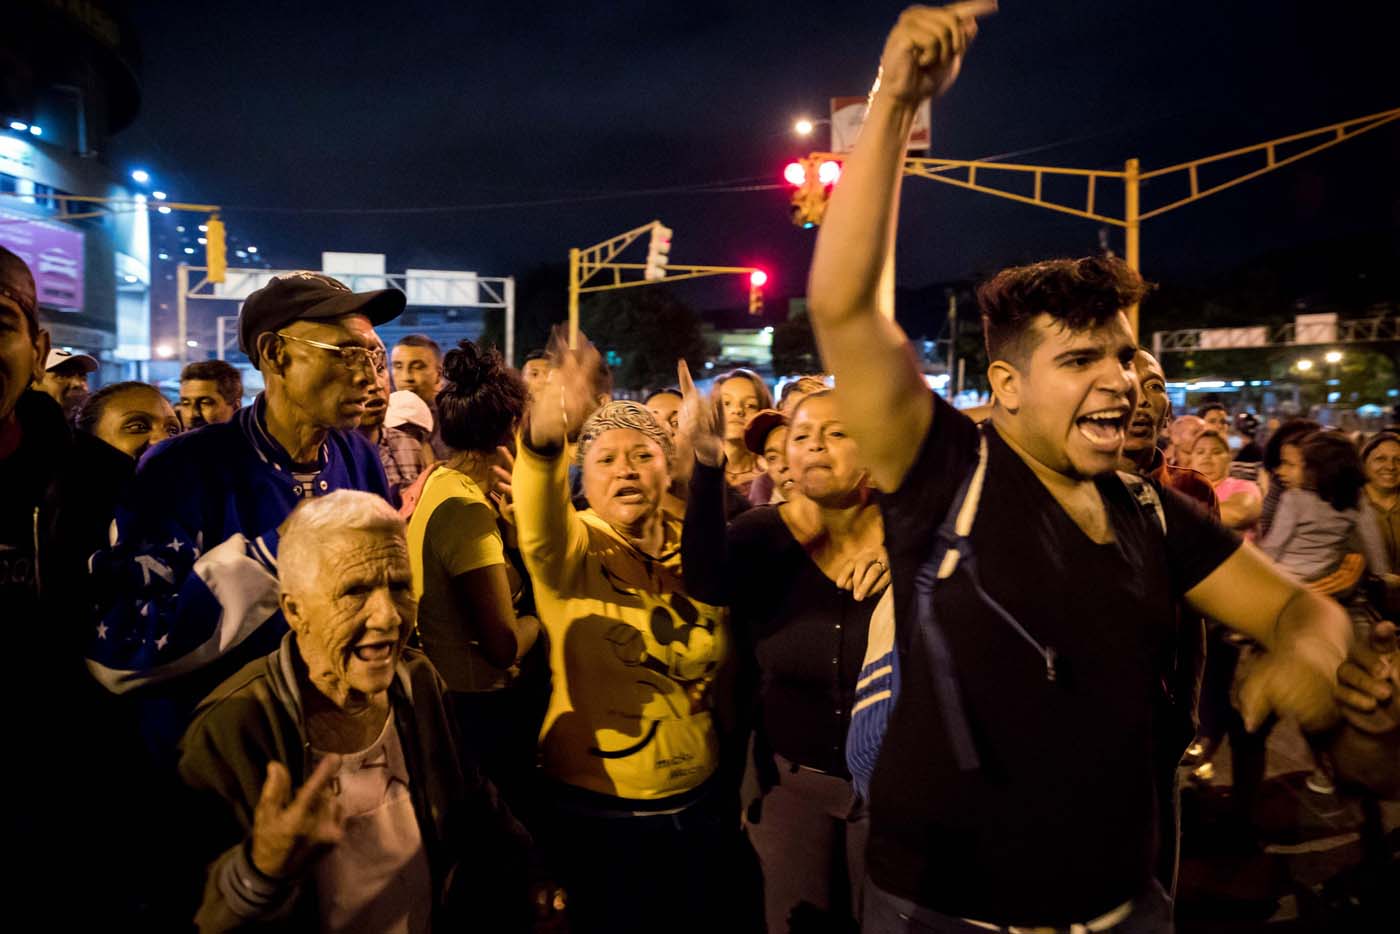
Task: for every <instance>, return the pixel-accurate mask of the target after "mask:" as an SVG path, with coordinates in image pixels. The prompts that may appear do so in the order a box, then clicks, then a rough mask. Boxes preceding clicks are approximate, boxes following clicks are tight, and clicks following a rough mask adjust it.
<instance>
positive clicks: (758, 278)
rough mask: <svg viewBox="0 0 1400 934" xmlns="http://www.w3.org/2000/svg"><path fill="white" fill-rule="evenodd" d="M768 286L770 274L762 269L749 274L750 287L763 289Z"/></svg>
mask: <svg viewBox="0 0 1400 934" xmlns="http://www.w3.org/2000/svg"><path fill="white" fill-rule="evenodd" d="M767 284H768V273H766V272H764V271H763V270H762V269H755V270H754V271H753V272H751V273H749V285H751V286H753V287H754V288H756V289H761V288H763V287H764V286H765V285H767Z"/></svg>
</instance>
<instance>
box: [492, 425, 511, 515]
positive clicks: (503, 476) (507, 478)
mask: <svg viewBox="0 0 1400 934" xmlns="http://www.w3.org/2000/svg"><path fill="white" fill-rule="evenodd" d="M514 470H515V455H514V454H512V453H511V452H510V448H508V447H506V446H505V445H504V444H502V445H499V446H497V448H496V463H495V464H493V465H492V466H491V493H490V495H491V498H492V499H493V500H495V501H496V511H497V512H499V513H500V514H501V518H502V519H504V520H506V521H507V522H509V523H510V524H511V525H515V488H514V487H513V486H512V485H511V484H512V482H513V481H512V476H513V473H514Z"/></svg>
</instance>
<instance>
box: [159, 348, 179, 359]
mask: <svg viewBox="0 0 1400 934" xmlns="http://www.w3.org/2000/svg"><path fill="white" fill-rule="evenodd" d="M156 356H157V357H161V358H164V359H169V358H171V357H173V356H175V348H174V347H171V346H170V345H169V344H160V345H158V346H157V347H156Z"/></svg>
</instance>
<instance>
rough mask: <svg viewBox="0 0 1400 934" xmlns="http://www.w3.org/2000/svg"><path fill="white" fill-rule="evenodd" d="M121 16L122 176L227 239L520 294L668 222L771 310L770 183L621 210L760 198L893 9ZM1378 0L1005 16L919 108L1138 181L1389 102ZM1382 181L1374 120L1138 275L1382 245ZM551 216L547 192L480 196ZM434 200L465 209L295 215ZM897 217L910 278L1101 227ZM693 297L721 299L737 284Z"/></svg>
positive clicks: (1396, 144) (957, 199)
mask: <svg viewBox="0 0 1400 934" xmlns="http://www.w3.org/2000/svg"><path fill="white" fill-rule="evenodd" d="M132 6H133V10H132V15H133V18H134V20H135V22H136V25H137V28H138V33H139V35H140V36H141V41H142V45H143V49H144V54H145V73H144V99H143V103H142V113H141V115H140V117H139V118H138V120H137V122H136V123H135V124H134V125H133V126H132V127H130V128H129V129H127V130H126V131H124V132H123V133H122V134H121V135H120V136H118V137H117V138H116V140H115V141H114V145H113V154H112V155H113V158H114V159H116V160H117V161H118V162H119V163H120V162H121V161H123V160H124V161H126V162H128V163H140V164H143V165H147V166H149V167H150V168H151V169H152V171H153V172H155V173H156V174H157V176H158V178H159V180H160V187H162V188H165V189H166V190H168V191H169V192H170V194H171V196H172V197H175V198H184V199H189V200H201V201H212V202H217V203H221V204H224V205H227V206H228V210H227V211H226V214H225V219H226V221H227V223H228V225H229V228H230V232H231V233H232V234H233V235H235V236H238V237H240V238H241V239H243V240H244V241H245V242H253V243H256V244H258V245H259V246H260V247H261V249H262V251H263V253H264V256H265V257H266V258H267V259H269V260H270V261H271V262H272V263H273V265H274V266H314V265H315V264H316V263H317V262H318V259H319V253H320V251H321V250H322V249H339V250H355V251H366V252H383V253H387V254H388V264H389V267H390V269H391V270H399V269H403V268H405V267H410V266H442V267H447V268H459V269H461V268H465V269H474V270H477V271H478V272H481V273H483V274H487V275H507V274H516V275H519V274H521V273H523V272H524V271H525V270H526V269H528V268H529V267H531V266H533V265H535V264H537V263H541V262H562V261H563V260H564V258H565V255H566V251H567V249H568V247H570V246H575V245H586V244H589V243H592V242H595V241H598V240H602V239H605V238H606V237H608V236H610V235H612V234H614V233H616V232H620V231H622V230H624V229H627V228H630V227H634V226H638V225H640V224H643V223H646V222H647V221H649V220H651V219H652V218H654V217H658V218H661V219H662V220H664V221H665V222H666V223H668V224H669V225H671V226H672V227H673V228H675V231H676V234H675V246H674V248H673V250H672V259H673V260H674V261H675V262H679V263H712V264H757V265H763V266H766V267H769V268H770V269H771V270H772V273H773V283H772V289H771V293H772V294H774V295H779V296H780V295H788V294H802V292H803V291H804V283H805V278H806V273H807V265H808V262H809V259H810V254H811V246H812V241H813V232H812V231H802V230H798V229H796V228H794V227H793V226H792V225H791V224H790V222H789V221H788V216H787V204H786V202H787V193H786V190H785V189H784V190H767V191H738V192H727V193H696V192H693V191H691V192H684V191H681V192H669V193H664V194H649V195H636V194H631V195H630V196H618V197H614V196H616V195H627V194H628V193H632V192H637V191H638V190H645V189H675V188H685V187H695V186H701V185H706V184H710V183H726V182H727V183H730V184H731V185H733V186H742V185H752V184H771V183H773V182H776V181H777V180H778V174H779V172H780V171H781V168H782V166H783V164H784V163H785V162H786V161H788V160H789V159H790V158H791V157H793V156H796V155H800V154H802V153H804V152H805V151H806V150H807V148H809V147H808V145H807V144H804V143H802V142H800V141H798V140H796V139H795V138H793V137H792V136H791V135H790V134H789V132H788V127H789V126H790V125H791V122H792V120H793V118H794V117H796V116H797V115H799V114H803V113H807V114H812V115H816V116H822V115H825V113H826V110H827V99H828V98H829V97H831V96H835V95H845V94H860V93H863V92H864V91H865V89H867V88H868V86H869V84H870V82H871V79H872V78H873V76H874V72H875V67H876V64H877V62H878V58H879V52H880V49H881V46H882V43H883V39H884V36H885V33H886V32H887V31H888V28H889V27H890V25H891V24H892V23H893V21H894V19H895V18H896V16H897V14H898V11H899V9H900V8H899V6H897V5H896V4H880V3H870V2H864V3H860V2H857V3H852V2H850V0H843V2H840V3H835V2H833V3H824V2H805V3H781V4H779V3H733V2H710V3H704V2H685V3H674V4H662V3H641V2H628V0H613V2H607V3H598V4H588V3H582V4H581V3H569V4H564V3H554V2H548V3H540V2H528V0H516V2H500V0H492V2H470V3H445V2H444V3H436V4H433V3H417V2H399V3H383V2H377V3H355V2H340V3H319V4H318V3H310V2H308V3H287V2H285V0H283V2H276V3H273V2H264V0H241V2H238V3H189V2H187V0H186V2H174V0H147V2H141V3H135V4H132ZM1388 6H1389V4H1388V3H1382V2H1373V0H1368V2H1363V3H1352V4H1336V5H1329V4H1317V3H1315V2H1314V3H1302V2H1292V0H1277V2H1265V0H1170V2H1167V0H1162V2H1159V0H1003V2H1002V9H1001V12H1000V13H999V14H998V15H996V16H994V17H992V18H991V19H989V20H986V21H985V22H984V24H983V28H982V34H981V36H980V37H979V38H978V40H977V42H976V44H975V45H974V47H973V49H972V51H971V53H970V55H969V57H968V60H967V62H966V64H965V67H964V69H963V74H962V77H961V78H960V79H959V81H958V83H957V85H956V86H955V87H954V88H953V90H952V91H951V92H950V94H949V95H948V96H947V97H945V98H944V99H943V100H942V101H939V102H937V103H936V104H935V106H934V124H935V126H934V149H933V154H934V155H938V156H949V157H957V158H980V157H984V156H989V155H994V154H1000V153H1019V155H1018V156H1017V157H1016V159H1017V161H1026V162H1041V163H1045V164H1053V165H1066V166H1082V167H1105V168H1107V167H1121V165H1122V160H1123V159H1124V158H1126V157H1129V156H1133V155H1137V156H1139V157H1140V158H1141V159H1142V162H1143V167H1144V169H1148V168H1152V167H1156V166H1161V165H1165V164H1170V163H1172V162H1175V161H1180V160H1182V159H1185V158H1191V157H1195V156H1201V155H1207V154H1210V153H1213V152H1217V151H1222V150H1226V149H1231V148H1235V147H1237V146H1242V145H1248V144H1251V143H1254V142H1259V141H1262V140H1265V139H1269V138H1271V137H1275V136H1281V135H1284V134H1289V133H1294V132H1298V131H1301V130H1305V129H1309V128H1311V127H1314V126H1318V125H1323V124H1327V123H1332V122H1336V121H1340V120H1344V119H1349V118H1352V117H1357V116H1362V115H1365V114H1368V113H1371V112H1374V111H1378V110H1384V109H1388V108H1391V107H1396V106H1400V78H1397V77H1396V72H1395V53H1394V49H1393V42H1394V36H1395V32H1394V31H1393V27H1392V26H1391V24H1390V23H1387V22H1383V16H1382V13H1381V10H1382V9H1383V8H1385V7H1388ZM823 132H824V130H819V134H820V133H823ZM1027 150H1030V151H1029V152H1027ZM1398 166H1400V125H1391V126H1390V127H1387V128H1384V129H1382V130H1378V131H1376V132H1374V133H1373V134H1370V135H1367V136H1363V137H1361V138H1359V139H1357V140H1355V141H1351V142H1348V143H1346V144H1344V145H1342V146H1339V147H1337V148H1335V149H1333V150H1331V151H1329V152H1327V153H1324V154H1321V155H1319V156H1314V157H1311V158H1310V159H1309V160H1305V161H1304V162H1302V163H1300V164H1298V165H1295V166H1292V167H1289V168H1285V169H1283V170H1281V171H1279V172H1277V173H1275V174H1273V175H1270V176H1266V177H1265V178H1263V179H1260V180H1257V181H1254V182H1251V183H1248V185H1247V186H1245V187H1243V188H1241V189H1238V190H1236V191H1233V192H1229V193H1224V194H1221V195H1217V196H1216V197H1215V199H1214V200H1213V201H1209V202H1205V203H1202V204H1199V205H1192V206H1189V207H1186V208H1183V209H1181V210H1179V211H1178V212H1175V213H1174V214H1171V215H1168V216H1166V217H1164V218H1162V219H1159V220H1155V221H1149V222H1148V223H1147V224H1146V225H1145V226H1144V232H1143V262H1144V271H1145V272H1146V273H1147V274H1148V275H1149V276H1152V277H1157V278H1163V279H1172V278H1190V277H1193V276H1199V275H1203V274H1206V273H1209V272H1211V271H1213V270H1218V269H1222V268H1227V267H1229V266H1231V265H1233V264H1236V263H1239V262H1241V261H1243V260H1246V259H1248V258H1250V257H1252V256H1255V255H1257V254H1259V253H1261V252H1264V251H1266V250H1268V249H1271V248H1275V247H1280V246H1289V245H1296V244H1300V243H1305V242H1309V241H1312V240H1320V239H1326V238H1329V237H1336V236H1341V235H1344V234H1348V233H1354V232H1358V231H1368V230H1375V231H1390V232H1392V233H1393V232H1394V231H1395V230H1396V228H1397V227H1400V181H1397V177H1400V173H1397V167H1398ZM1164 194H1165V193H1163V192H1161V190H1160V189H1158V191H1157V192H1156V193H1155V195H1156V196H1157V197H1161V196H1164ZM1153 198H1154V192H1153V191H1152V189H1150V188H1149V189H1147V190H1146V191H1145V192H1144V201H1145V207H1146V206H1150V205H1151V204H1152V203H1153ZM545 199H550V200H556V201H559V202H561V203H553V204H548V205H536V206H516V207H482V206H483V205H499V204H501V203H503V202H521V201H539V200H545ZM581 199H592V200H581ZM444 205H455V206H473V207H472V209H459V210H452V211H443V212H438V213H397V214H374V213H359V214H337V213H316V212H315V210H314V209H325V208H336V209H344V208H350V209H382V208H431V207H438V206H444ZM267 209H276V210H267ZM903 217H904V226H903V230H902V236H901V248H900V251H899V278H900V281H901V283H903V284H906V285H920V284H925V283H928V282H935V281H942V280H946V279H951V278H956V277H962V276H969V275H973V274H976V273H979V272H986V271H988V270H993V269H995V268H997V267H999V266H1001V265H1005V264H1008V263H1012V262H1016V261H1021V260H1026V259H1032V258H1038V257H1043V256H1045V255H1051V254H1081V253H1086V252H1090V251H1092V250H1093V249H1094V247H1095V246H1096V244H1097V238H1098V229H1097V227H1096V225H1095V224H1093V223H1092V222H1089V221H1081V220H1077V219H1074V218H1069V217H1064V216H1061V215H1056V214H1052V213H1050V212H1046V211H1043V210H1040V209H1037V208H1033V207H1025V206H1021V205H1017V204H1013V203H1010V202H1005V201H1001V200H999V199H993V198H989V197H986V196H982V195H978V194H974V193H969V192H963V191H959V190H956V189H952V188H949V187H946V186H941V185H936V184H934V183H932V182H926V181H925V182H921V181H919V180H911V181H910V182H909V183H908V184H906V192H905V196H904V213H903ZM1114 236H1115V243H1117V242H1118V241H1117V239H1116V238H1117V237H1118V234H1117V233H1116V232H1115V234H1114ZM726 288H727V289H728V290H729V291H724V289H726ZM688 294H690V297H691V298H692V300H694V301H696V303H697V304H699V305H701V306H702V307H704V306H707V305H715V304H723V303H726V302H731V303H737V302H740V301H742V286H741V285H739V284H737V283H731V284H729V285H728V286H721V288H720V290H719V291H718V292H717V291H716V290H715V289H714V288H713V287H711V288H709V289H705V288H701V289H699V290H697V291H694V292H693V293H688ZM561 311H562V310H561Z"/></svg>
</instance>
